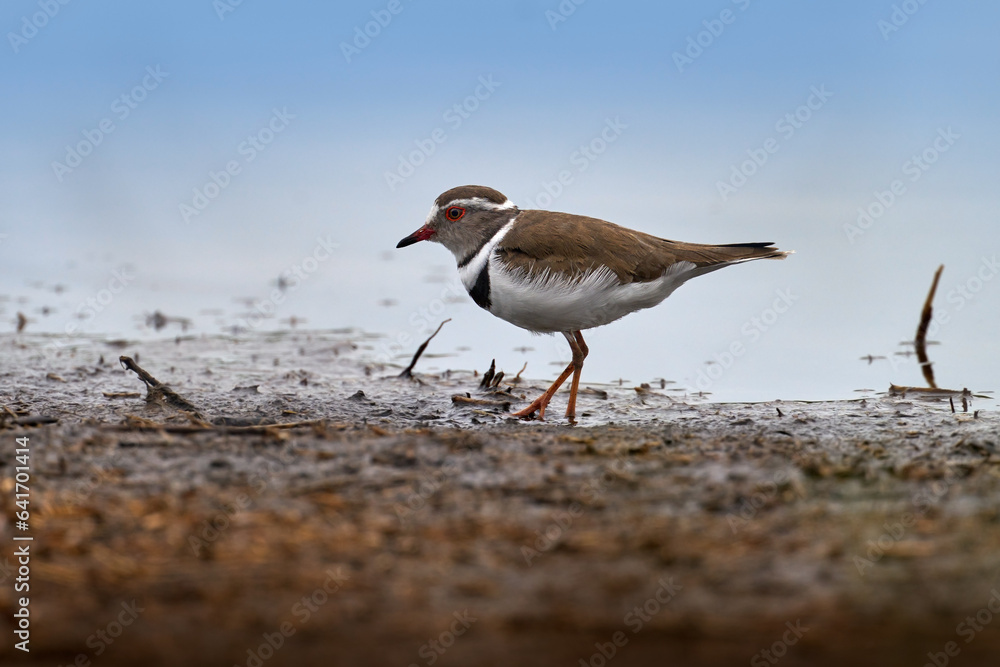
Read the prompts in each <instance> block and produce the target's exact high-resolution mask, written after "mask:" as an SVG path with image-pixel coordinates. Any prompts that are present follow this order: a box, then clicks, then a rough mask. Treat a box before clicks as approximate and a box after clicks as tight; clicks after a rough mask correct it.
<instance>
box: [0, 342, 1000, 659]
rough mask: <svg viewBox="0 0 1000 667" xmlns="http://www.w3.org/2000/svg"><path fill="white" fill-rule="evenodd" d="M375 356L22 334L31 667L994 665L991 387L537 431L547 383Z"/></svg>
mask: <svg viewBox="0 0 1000 667" xmlns="http://www.w3.org/2000/svg"><path fill="white" fill-rule="evenodd" d="M371 345H372V340H371V338H370V337H369V336H365V335H363V334H361V333H358V332H352V331H342V332H314V333H284V334H267V335H259V336H252V337H246V336H244V337H241V338H239V339H234V338H225V337H197V338H195V337H192V338H184V339H179V340H176V341H175V340H172V339H171V340H164V341H160V342H151V343H135V342H125V341H117V342H114V341H113V342H105V341H101V340H97V339H76V340H74V341H72V342H69V341H64V340H63V341H59V340H58V339H53V338H48V337H46V336H43V335H33V336H26V335H20V336H16V337H15V336H12V335H7V336H5V337H3V338H0V409H2V407H3V406H6V408H8V410H7V411H5V412H4V414H3V415H2V416H0V465H2V469H3V471H4V474H3V476H2V479H3V481H2V484H0V486H2V489H0V508H2V516H3V519H2V523H0V528H2V530H0V543H2V544H3V547H2V555H0V565H2V568H0V580H3V583H2V585H0V631H2V633H0V634H2V636H3V637H4V639H3V641H2V642H0V661H2V664H4V665H69V664H77V665H86V664H94V665H117V664H123V665H126V664H134V665H153V666H155V665H186V666H193V665H219V666H220V667H223V666H229V665H249V666H253V665H311V664H322V665H392V664H395V665H431V664H436V665H547V666H548V665H560V664H562V665H569V666H574V665H581V664H583V665H588V664H589V665H593V666H595V667H598V666H600V665H604V664H614V665H647V664H648V665H654V664H655V665H735V664H751V665H771V664H781V665H789V666H791V665H835V664H836V665H841V664H851V665H869V664H870V665H914V666H915V667H919V666H920V665H923V664H925V663H928V664H934V663H935V662H936V663H937V664H938V665H942V664H945V663H946V662H947V664H954V665H986V664H996V656H997V655H1000V616H998V615H997V614H995V613H994V610H995V611H998V612H1000V593H998V592H996V591H1000V419H998V416H997V412H996V410H995V409H992V405H990V406H986V405H982V406H980V405H973V406H972V408H971V409H970V411H969V412H967V413H963V412H961V411H959V412H958V413H952V412H951V410H950V408H949V406H948V405H947V404H940V403H935V404H927V403H916V402H912V401H910V400H902V399H895V398H889V397H885V396H875V395H873V396H869V397H867V398H864V399H859V400H856V401H843V402H828V403H797V402H789V401H784V402H777V401H776V402H773V403H767V404H752V405H751V404H711V403H709V402H706V401H705V400H704V399H698V398H697V397H689V396H685V395H683V394H682V393H679V392H673V393H671V392H669V391H665V390H661V389H660V388H659V387H654V388H653V389H650V390H646V391H644V392H641V393H640V392H636V391H635V389H634V388H632V387H620V388H619V387H600V388H598V390H599V391H593V392H590V393H588V394H585V395H583V396H581V399H580V405H579V408H578V409H579V410H581V411H582V412H583V415H582V417H581V419H580V423H579V424H577V425H575V426H571V425H567V424H566V423H565V422H564V420H562V419H561V418H560V417H561V409H562V408H563V406H564V405H565V395H564V394H561V395H560V396H559V397H557V398H556V401H555V402H554V404H553V407H552V411H551V412H550V414H549V421H548V422H546V423H544V424H540V423H524V422H518V421H514V420H512V419H510V418H507V417H505V416H504V406H503V405H502V403H503V402H504V401H508V402H510V403H511V404H512V405H513V406H518V405H524V403H523V401H522V399H521V396H528V397H529V398H533V397H534V396H535V394H536V393H537V392H538V391H541V389H542V388H543V384H544V383H542V382H539V381H522V382H520V383H519V384H517V385H516V386H514V387H513V388H511V390H510V393H509V394H507V395H503V394H501V395H496V394H484V393H482V392H480V391H479V390H478V388H477V387H478V382H479V378H477V377H473V375H472V373H469V372H457V371H456V372H452V373H450V374H447V375H446V376H445V377H441V376H427V375H420V373H419V371H420V365H419V364H418V366H417V375H418V379H419V380H420V382H411V381H403V380H398V379H395V378H394V377H393V376H394V375H395V374H396V373H398V372H399V369H398V368H392V367H381V366H371V365H367V364H366V361H365V360H366V358H367V357H366V355H367V354H368V353H369V350H368V349H366V348H370V347H371ZM432 350H433V344H432ZM123 354H124V355H129V356H131V357H133V358H135V359H136V361H137V362H138V364H139V365H140V366H142V367H143V368H145V369H146V370H147V371H149V372H150V373H151V374H152V375H154V376H155V377H156V378H158V379H159V380H161V381H164V382H166V383H168V384H169V385H170V386H171V387H172V388H173V389H174V390H176V391H177V392H179V393H180V394H181V395H182V396H183V397H184V398H185V399H187V400H188V401H190V403H191V404H192V405H193V406H195V407H196V408H197V410H198V413H199V414H198V415H194V414H185V413H184V412H182V411H180V410H178V409H176V408H175V407H172V406H171V405H169V404H162V403H160V404H158V403H152V404H148V403H147V402H146V400H145V395H146V390H145V386H144V385H143V383H142V382H140V380H139V379H138V378H137V377H136V375H135V374H134V373H131V372H126V371H125V370H124V369H123V368H122V367H121V366H120V365H119V363H118V357H119V355H123ZM485 361H486V362H487V363H488V360H485ZM508 370H510V369H508ZM515 371H516V369H515ZM507 386H508V385H507V383H506V382H504V383H502V384H501V387H502V388H503V389H506V388H507ZM602 392H606V394H603V393H602ZM466 394H468V395H469V396H470V397H472V398H474V399H483V400H489V401H496V402H498V403H500V404H499V405H476V404H465V403H462V404H457V403H453V402H452V396H453V395H461V396H465V395H466ZM977 409H979V412H975V410H977ZM959 410H961V408H959ZM38 417H44V418H50V419H56V420H58V421H56V422H54V423H48V424H45V423H41V424H39V422H40V421H41V422H44V421H46V420H44V419H42V420H39V419H37V418H38ZM267 423H280V424H296V423H297V424H298V425H293V426H275V425H271V426H267V425H263V424H267ZM254 424H257V425H256V426H254ZM25 436H26V437H28V438H29V443H30V450H31V459H30V465H31V468H32V472H31V482H30V487H31V491H30V493H31V496H30V503H31V504H30V511H31V515H30V521H29V530H28V531H19V530H17V528H16V525H15V523H14V512H15V511H16V510H17V509H18V508H15V506H14V500H15V499H14V492H15V489H14V479H13V477H14V470H13V469H14V467H15V466H17V465H20V464H19V463H18V462H17V461H16V459H15V448H16V444H15V443H16V439H17V438H19V437H25ZM14 535H30V536H32V537H33V538H34V540H33V542H31V553H32V557H31V562H30V586H31V588H30V613H31V617H30V618H31V639H30V649H31V652H30V654H25V653H22V652H21V651H18V650H15V649H14V647H13V645H14V642H15V641H17V640H16V639H14V638H13V637H14V635H13V629H14V628H13V620H14V619H13V614H14V612H15V609H16V608H17V607H16V604H17V602H16V600H17V597H19V596H21V595H23V594H22V593H18V594H15V592H14V590H13V586H14V582H15V577H16V576H17V572H16V563H15V562H14V560H15V559H14V556H13V553H14V548H15V544H23V543H15V542H13V540H12V537H13V536H14ZM994 596H995V597H994ZM991 606H992V610H991ZM275 647H276V648H275ZM764 651H766V652H767V653H764ZM929 654H930V655H929Z"/></svg>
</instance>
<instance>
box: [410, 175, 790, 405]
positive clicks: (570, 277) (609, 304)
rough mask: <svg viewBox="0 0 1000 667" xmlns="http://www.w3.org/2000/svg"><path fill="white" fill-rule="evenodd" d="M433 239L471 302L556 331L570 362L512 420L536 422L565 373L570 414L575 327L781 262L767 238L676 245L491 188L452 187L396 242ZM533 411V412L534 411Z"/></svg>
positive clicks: (521, 323) (576, 378)
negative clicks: (739, 268)
mask: <svg viewBox="0 0 1000 667" xmlns="http://www.w3.org/2000/svg"><path fill="white" fill-rule="evenodd" d="M419 241H434V242H437V243H440V244H442V245H443V246H444V247H445V248H447V249H448V250H450V251H451V252H452V254H453V255H454V256H455V260H456V262H457V264H458V273H459V277H460V278H461V281H462V284H463V285H464V286H465V289H466V290H467V291H468V293H469V296H471V297H472V300H473V301H475V303H476V305H478V306H479V307H481V308H483V309H485V310H487V311H489V312H490V313H491V314H493V315H495V316H497V317H499V318H501V319H503V320H506V321H507V322H510V323H511V324H513V325H515V326H518V327H520V328H522V329H527V330H528V331H531V332H533V333H541V334H555V333H561V334H562V335H563V336H565V338H566V341H567V342H568V343H569V347H570V350H571V352H572V361H570V362H569V364H568V365H567V366H566V368H565V369H564V370H563V372H562V373H561V374H560V375H559V377H558V378H557V379H556V381H555V382H553V383H552V385H551V386H550V387H549V388H548V389H547V390H546V391H545V392H544V393H543V394H542V395H541V396H539V397H538V398H537V399H535V400H534V401H532V402H531V403H530V404H529V405H528V406H527V407H525V408H524V409H522V410H519V411H518V412H515V413H512V416H514V417H518V418H522V419H533V418H536V419H538V420H544V418H545V409H546V407H548V404H549V402H550V401H551V400H552V397H553V396H554V395H555V393H556V392H557V391H558V390H559V387H561V386H562V385H563V384H564V383H565V382H566V380H567V379H568V378H569V376H570V375H572V376H573V380H572V383H571V385H570V394H569V403H568V405H567V406H566V418H567V419H568V420H570V421H571V422H573V421H575V419H576V397H577V391H578V389H579V386H580V375H581V372H582V370H583V362H584V359H586V358H587V355H588V354H589V349H588V347H587V344H586V342H585V341H584V338H583V333H582V332H583V331H585V330H587V329H592V328H594V327H599V326H603V325H605V324H609V323H611V322H614V321H615V320H618V319H620V318H622V317H624V316H625V315H628V314H629V313H632V312H635V311H637V310H642V309H644V308H651V307H653V306H655V305H657V304H659V303H660V302H662V301H663V300H664V299H666V298H667V297H668V296H670V294H671V293H672V292H673V291H674V290H675V289H677V288H678V287H679V286H680V285H682V284H683V283H684V282H686V281H688V280H690V279H691V278H694V277H695V276H700V275H703V274H705V273H709V272H711V271H715V270H716V269H721V268H723V267H725V266H730V265H732V264H739V263H742V262H748V261H751V260H755V259H784V258H785V257H786V256H787V255H789V254H790V253H791V251H783V250H779V249H777V248H776V247H774V243H772V242H765V243H731V244H727V245H705V244H699V243H682V242H679V241H670V240H667V239H662V238H658V237H656V236H652V235H650V234H646V233H643V232H640V231H635V230H632V229H628V228H625V227H621V226H619V225H616V224H614V223H611V222H607V221H605V220H600V219H597V218H590V217H586V216H582V215H574V214H570V213H558V212H555V211H545V210H534V209H526V210H521V209H520V208H518V207H517V206H516V205H515V204H514V202H512V201H511V200H510V199H508V198H507V197H506V196H505V195H503V194H502V193H500V192H499V191H497V190H494V189H493V188H490V187H486V186H483V185H462V186H459V187H455V188H452V189H450V190H448V191H446V192H444V193H442V194H441V195H439V196H438V197H437V199H436V200H435V201H434V204H433V206H431V210H430V213H429V214H428V215H427V219H426V221H425V222H424V224H423V225H422V226H421V227H420V228H419V229H417V230H416V231H415V232H413V233H412V234H410V235H409V236H407V237H405V238H403V239H402V240H401V241H400V242H399V243H398V244H397V245H396V248H405V247H407V246H410V245H413V244H415V243H417V242H419ZM536 413H537V417H536Z"/></svg>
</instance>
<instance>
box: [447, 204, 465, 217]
mask: <svg viewBox="0 0 1000 667" xmlns="http://www.w3.org/2000/svg"><path fill="white" fill-rule="evenodd" d="M463 215H465V209H464V208H462V207H460V206H452V207H451V208H449V209H448V210H447V211H445V212H444V216H445V217H446V218H448V219H449V220H458V219H459V218H461V217H462V216H463Z"/></svg>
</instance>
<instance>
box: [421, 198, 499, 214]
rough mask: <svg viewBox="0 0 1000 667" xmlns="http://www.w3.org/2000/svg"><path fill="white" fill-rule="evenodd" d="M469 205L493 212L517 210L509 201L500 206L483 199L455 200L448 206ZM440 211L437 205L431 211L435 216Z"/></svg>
mask: <svg viewBox="0 0 1000 667" xmlns="http://www.w3.org/2000/svg"><path fill="white" fill-rule="evenodd" d="M469 204H476V205H477V206H480V207H482V208H486V209H490V210H491V211H507V210H509V209H512V208H517V207H516V206H515V205H514V202H512V201H511V200H509V199H506V200H504V203H502V204H498V203H496V202H495V201H490V200H489V199H484V198H483V197H470V198H466V199H453V200H451V201H450V202H448V204H447V205H448V206H463V205H464V206H468V205H469ZM439 210H440V209H439V208H438V206H437V204H435V205H434V208H432V209H431V212H432V213H434V214H435V215H436V214H437V212H438V211H439Z"/></svg>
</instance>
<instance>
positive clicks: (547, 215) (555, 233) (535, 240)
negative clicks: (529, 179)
mask: <svg viewBox="0 0 1000 667" xmlns="http://www.w3.org/2000/svg"><path fill="white" fill-rule="evenodd" d="M497 252H498V253H499V254H500V257H501V258H502V259H503V260H504V261H506V262H508V263H509V264H510V265H511V266H513V267H516V268H520V269H522V270H524V271H525V272H527V273H528V274H529V275H535V274H538V273H543V272H545V271H546V270H550V271H560V272H565V273H567V274H568V275H573V276H582V275H584V274H586V273H589V272H591V271H595V270H598V269H600V268H601V267H607V268H608V269H609V270H611V271H613V272H614V273H615V275H616V276H618V279H619V280H620V281H621V282H622V283H632V282H648V281H650V280H655V279H657V278H659V277H660V276H662V275H663V274H664V272H666V270H667V269H668V268H669V267H670V266H671V265H672V264H675V263H677V262H691V263H693V264H694V265H695V266H696V267H698V268H699V269H701V271H700V272H699V273H705V272H708V271H711V270H713V269H716V268H722V267H723V266H725V265H726V264H732V263H734V262H741V261H747V260H751V259H782V258H784V257H785V255H786V254H787V253H785V252H782V251H780V250H778V249H777V248H774V247H772V246H771V244H770V243H737V244H731V245H702V244H699V243H681V242H678V241H669V240H667V239H661V238H657V237H655V236H651V235H649V234H644V233H643V232H637V231H634V230H631V229H626V228H625V227H621V226H619V225H616V224H613V223H610V222H607V221H605V220H599V219H597V218H588V217H585V216H581V215H571V214H569V213H551V212H548V211H522V212H521V214H520V215H519V216H518V219H517V224H515V225H514V227H513V228H512V229H511V230H510V232H508V233H507V235H506V236H504V238H503V240H502V241H501V242H500V245H499V246H498V248H497Z"/></svg>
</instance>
